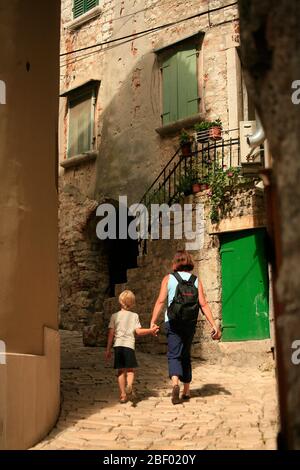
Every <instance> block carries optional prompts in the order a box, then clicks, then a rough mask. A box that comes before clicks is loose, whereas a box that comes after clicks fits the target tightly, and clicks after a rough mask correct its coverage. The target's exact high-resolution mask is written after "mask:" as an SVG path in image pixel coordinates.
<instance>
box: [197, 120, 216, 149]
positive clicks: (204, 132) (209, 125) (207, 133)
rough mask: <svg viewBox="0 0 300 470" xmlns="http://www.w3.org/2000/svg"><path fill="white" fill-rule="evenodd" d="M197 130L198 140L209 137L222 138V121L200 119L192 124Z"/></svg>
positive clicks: (205, 139) (202, 140)
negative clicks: (200, 120)
mask: <svg viewBox="0 0 300 470" xmlns="http://www.w3.org/2000/svg"><path fill="white" fill-rule="evenodd" d="M194 129H195V131H196V132H197V140H198V142H202V143H203V142H207V141H208V140H209V139H212V140H218V139H222V122H221V120H220V119H216V120H215V121H202V122H199V123H197V124H195V126H194Z"/></svg>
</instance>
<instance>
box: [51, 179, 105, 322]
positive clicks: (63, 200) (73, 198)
mask: <svg viewBox="0 0 300 470" xmlns="http://www.w3.org/2000/svg"><path fill="white" fill-rule="evenodd" d="M97 206H98V202H97V201H94V200H91V199H89V198H87V197H86V196H84V195H82V194H81V193H80V191H79V190H78V189H77V188H76V187H74V186H71V185H66V186H64V187H63V188H61V191H60V206H59V218H60V229H59V260H60V265H59V277H60V326H61V328H65V329H71V330H72V329H79V330H81V329H82V327H83V326H84V325H86V324H88V323H90V322H93V321H94V316H95V313H97V312H99V311H101V310H102V308H103V301H104V299H105V297H106V296H107V295H108V286H109V276H108V260H107V256H108V255H107V252H106V249H105V245H104V242H102V241H101V240H99V239H97V237H96V218H95V210H96V208H97Z"/></svg>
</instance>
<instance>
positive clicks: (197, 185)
mask: <svg viewBox="0 0 300 470" xmlns="http://www.w3.org/2000/svg"><path fill="white" fill-rule="evenodd" d="M192 190H193V194H196V193H200V191H201V184H200V183H194V184H193V186H192Z"/></svg>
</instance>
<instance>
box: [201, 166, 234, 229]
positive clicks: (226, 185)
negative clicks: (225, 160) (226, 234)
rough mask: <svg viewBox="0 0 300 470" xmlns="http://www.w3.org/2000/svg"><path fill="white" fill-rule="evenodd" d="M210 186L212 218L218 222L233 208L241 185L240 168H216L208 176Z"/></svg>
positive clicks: (213, 221) (212, 220)
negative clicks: (234, 199) (235, 196)
mask: <svg viewBox="0 0 300 470" xmlns="http://www.w3.org/2000/svg"><path fill="white" fill-rule="evenodd" d="M208 179H209V186H210V192H209V196H210V201H211V207H210V220H211V222H212V223H218V222H219V221H220V219H221V218H223V217H224V216H226V214H227V213H228V212H229V211H230V210H231V208H232V204H233V196H234V194H235V193H236V191H237V189H238V187H239V186H240V184H241V182H242V179H241V177H240V168H236V167H233V168H229V169H228V170H227V171H225V170H224V169H223V168H216V169H215V170H214V171H213V172H212V173H211V174H210V175H209V177H208Z"/></svg>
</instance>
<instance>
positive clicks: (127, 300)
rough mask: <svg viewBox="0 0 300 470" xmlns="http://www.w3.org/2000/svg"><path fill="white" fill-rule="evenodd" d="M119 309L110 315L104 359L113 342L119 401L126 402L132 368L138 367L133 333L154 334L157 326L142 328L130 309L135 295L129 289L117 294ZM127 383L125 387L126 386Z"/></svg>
mask: <svg viewBox="0 0 300 470" xmlns="http://www.w3.org/2000/svg"><path fill="white" fill-rule="evenodd" d="M119 303H120V305H121V310H119V311H118V312H116V313H114V314H113V315H112V316H111V319H110V323H109V325H108V329H109V330H108V340H107V348H106V352H105V358H106V360H109V359H110V357H111V348H112V344H113V342H114V345H113V347H114V368H115V369H117V370H118V384H119V389H120V403H126V401H127V399H128V397H129V396H130V395H132V393H133V392H132V386H133V381H134V369H135V368H136V367H138V363H137V360H136V357H135V334H136V335H138V336H145V335H153V336H155V335H156V334H157V332H158V330H159V327H158V326H156V325H153V326H152V327H151V328H142V327H141V324H140V320H139V316H138V314H137V313H134V312H132V311H131V309H132V308H133V307H134V305H135V295H134V293H133V292H131V291H130V290H125V291H123V292H122V293H121V294H120V296H119ZM126 383H127V388H126Z"/></svg>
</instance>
